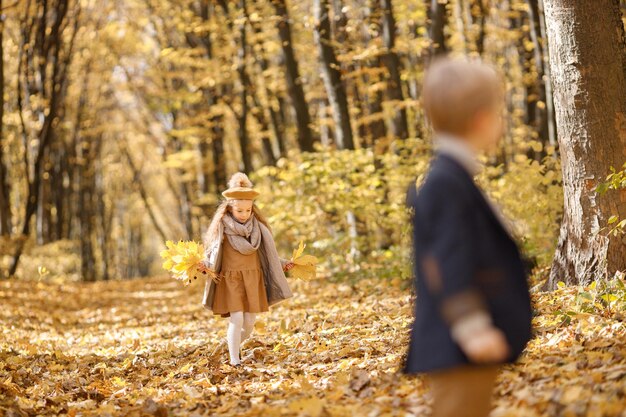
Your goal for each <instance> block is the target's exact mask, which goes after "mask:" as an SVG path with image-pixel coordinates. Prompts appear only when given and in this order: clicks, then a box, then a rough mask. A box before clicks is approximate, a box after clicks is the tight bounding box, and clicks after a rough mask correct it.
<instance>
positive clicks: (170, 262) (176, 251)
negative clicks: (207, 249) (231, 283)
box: [160, 240, 217, 285]
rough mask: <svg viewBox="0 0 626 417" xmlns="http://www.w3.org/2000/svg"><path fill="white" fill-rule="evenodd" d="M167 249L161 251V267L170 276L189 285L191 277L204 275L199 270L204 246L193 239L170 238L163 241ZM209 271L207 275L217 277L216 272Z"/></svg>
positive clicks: (195, 277)
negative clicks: (174, 239) (173, 239)
mask: <svg viewBox="0 0 626 417" xmlns="http://www.w3.org/2000/svg"><path fill="white" fill-rule="evenodd" d="M165 246H166V248H167V249H164V250H162V251H161V253H160V255H161V258H163V265H162V266H163V269H165V270H166V271H168V272H170V273H171V275H172V277H173V278H174V279H176V280H178V281H183V282H184V283H185V285H189V284H190V283H191V281H192V280H193V279H197V278H198V277H201V276H202V275H204V274H205V273H204V271H203V270H201V268H200V267H201V262H202V259H203V257H204V246H203V245H202V244H199V243H197V242H194V241H182V240H181V241H179V242H178V243H174V242H173V241H171V240H168V241H167V242H165ZM208 272H209V277H210V278H212V279H217V274H215V273H212V272H211V271H208Z"/></svg>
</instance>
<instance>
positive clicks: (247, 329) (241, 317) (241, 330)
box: [226, 311, 256, 365]
mask: <svg viewBox="0 0 626 417" xmlns="http://www.w3.org/2000/svg"><path fill="white" fill-rule="evenodd" d="M255 320H256V313H247V312H246V313H244V312H243V311H234V312H231V313H230V320H229V322H228V330H227V332H226V340H227V342H228V353H229V354H230V364H231V365H238V364H239V363H241V358H240V357H239V348H240V347H241V343H242V342H243V341H244V340H246V339H247V338H248V336H250V335H251V334H252V329H254V321H255Z"/></svg>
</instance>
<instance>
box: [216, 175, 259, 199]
mask: <svg viewBox="0 0 626 417" xmlns="http://www.w3.org/2000/svg"><path fill="white" fill-rule="evenodd" d="M222 195H223V196H224V197H226V198H227V199H229V200H254V199H255V198H257V197H258V196H259V192H258V191H256V190H254V189H253V188H252V182H251V181H250V179H248V176H247V175H246V174H244V173H243V172H237V173H236V174H234V175H233V176H232V177H230V180H229V181H228V190H226V191H224V192H223V193H222Z"/></svg>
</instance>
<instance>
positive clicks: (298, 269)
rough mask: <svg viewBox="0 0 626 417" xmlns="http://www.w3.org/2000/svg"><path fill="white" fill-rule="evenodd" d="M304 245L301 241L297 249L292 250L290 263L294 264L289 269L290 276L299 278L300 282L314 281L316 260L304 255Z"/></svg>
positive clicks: (313, 257) (311, 256)
mask: <svg viewBox="0 0 626 417" xmlns="http://www.w3.org/2000/svg"><path fill="white" fill-rule="evenodd" d="M305 247H306V245H305V244H304V241H303V240H301V241H300V244H299V245H298V248H297V249H294V251H293V255H292V256H291V261H292V262H293V263H294V266H293V268H292V269H291V276H293V277H294V278H300V279H302V280H305V281H307V280H311V279H315V272H316V265H317V262H318V261H317V258H316V257H315V256H313V255H304V254H303V253H304V248H305Z"/></svg>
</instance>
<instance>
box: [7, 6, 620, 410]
mask: <svg viewBox="0 0 626 417" xmlns="http://www.w3.org/2000/svg"><path fill="white" fill-rule="evenodd" d="M625 28H626V1H624V0H593V1H591V0H575V1H569V0H502V1H497V0H393V1H392V0H256V1H249V0H106V1H102V0H0V305H1V306H2V307H1V308H0V310H1V311H0V416H4V415H6V416H11V417H13V416H26V415H62V416H66V415H67V416H72V417H74V416H79V415H81V416H90V415H94V416H95V415H98V416H101V415H131V416H135V415H136V416H141V415H154V416H167V415H172V416H174V415H175V416H187V415H192V416H231V415H232V416H256V415H263V416H310V417H317V416H320V417H322V416H324V417H326V416H332V417H334V416H365V415H369V416H392V415H393V416H395V415H397V416H407V417H408V416H422V415H430V414H429V413H430V408H431V400H430V397H429V396H428V394H425V393H426V392H427V389H426V386H425V384H424V382H423V381H422V379H420V378H411V377H408V376H405V375H400V373H399V369H400V363H401V362H402V360H403V359H404V354H405V349H406V344H407V337H408V329H409V328H410V325H411V314H412V311H413V310H412V303H413V302H415V294H414V291H413V287H412V283H413V278H414V277H413V270H412V266H411V262H410V259H411V230H410V223H409V222H408V218H409V217H408V216H409V213H408V211H407V207H406V193H407V187H408V185H409V184H410V183H411V181H415V180H416V179H417V182H418V183H419V182H421V181H423V179H424V177H425V175H426V173H427V171H428V168H429V161H430V156H431V154H432V150H433V141H432V139H433V134H432V129H431V125H430V123H429V120H427V118H426V115H425V112H424V109H423V107H422V85H423V80H424V76H425V74H426V73H427V71H428V68H429V66H430V65H431V63H432V62H434V61H435V60H437V59H438V58H441V57H444V56H449V57H462V56H465V57H470V58H480V59H481V60H482V61H483V62H486V63H488V64H490V65H492V66H493V67H494V68H496V69H497V71H498V73H499V75H500V76H501V77H502V80H503V81H504V95H505V111H504V113H505V117H504V118H505V120H504V122H505V123H504V134H503V138H502V140H501V141H500V143H499V146H498V148H497V149H496V150H495V151H494V152H490V153H488V154H485V155H481V162H482V163H483V165H484V167H485V168H484V169H483V170H482V171H481V172H480V174H479V175H478V177H477V178H476V181H477V183H478V184H479V185H480V186H481V187H482V188H483V189H484V190H485V192H486V193H487V194H488V195H489V196H490V198H492V199H493V200H494V201H495V202H496V203H497V204H498V206H499V207H501V209H502V212H503V213H504V215H505V216H506V217H507V218H508V219H509V220H510V221H511V224H512V227H513V230H514V232H513V234H514V237H515V240H516V242H517V243H518V245H519V247H520V249H521V251H522V253H523V258H524V262H525V265H526V266H527V268H528V270H529V271H530V278H529V287H530V291H531V297H532V305H533V339H532V340H531V342H530V343H529V345H528V347H527V349H526V351H525V353H524V354H523V356H522V357H521V359H520V362H519V363H517V364H514V365H507V366H506V367H505V368H504V371H503V372H502V373H501V375H500V376H499V377H498V380H497V385H496V389H495V391H494V400H493V404H494V409H493V411H492V414H491V415H492V416H499V417H500V416H501V417H507V416H511V417H512V416H597V417H601V416H615V417H620V416H621V417H624V416H625V415H626V414H624V413H625V411H624V409H625V407H624V404H625V402H626V399H625V398H626V382H625V381H626V350H625V347H624V346H626V326H625V325H624V320H625V317H626V281H625V278H624V277H625V276H624V272H625V271H626V238H625V235H624V233H625V231H626V34H625ZM238 171H240V172H244V173H246V174H247V175H248V176H249V177H250V179H251V180H252V182H253V183H254V187H255V189H256V190H258V191H259V192H260V196H259V198H258V200H257V204H258V207H259V208H260V210H262V212H263V213H264V215H265V217H266V218H267V219H268V222H269V224H270V225H271V228H272V233H273V235H274V237H275V240H276V246H277V249H278V252H279V253H280V254H281V255H282V256H284V257H285V258H288V257H289V256H291V254H292V251H293V250H294V248H296V247H298V244H299V243H300V242H304V243H306V253H307V254H309V253H310V254H311V255H314V256H315V257H316V259H318V260H319V264H317V265H316V271H317V272H316V278H315V279H299V278H297V275H294V274H292V275H290V274H289V273H287V277H288V280H289V282H290V284H291V285H292V289H293V292H294V294H295V296H294V298H293V299H292V300H290V301H285V302H284V303H281V304H279V305H278V306H277V307H272V309H271V310H270V312H269V313H268V314H267V315H265V316H264V317H263V318H259V319H258V321H257V322H256V324H255V325H254V334H253V336H252V337H251V339H249V340H247V341H246V342H245V343H244V344H243V348H242V349H243V353H242V354H243V355H244V356H246V357H247V358H248V362H247V365H246V366H244V371H240V372H237V371H233V370H232V369H231V368H229V367H228V366H227V365H225V364H226V361H225V359H224V358H226V357H227V356H228V347H227V346H226V341H225V340H226V339H225V334H226V327H225V325H224V323H225V321H220V319H219V318H216V317H215V316H213V315H212V314H210V312H209V311H206V310H205V309H203V307H202V305H200V301H201V299H202V293H203V289H204V282H203V281H202V280H197V281H196V280H192V282H191V284H190V285H183V283H181V282H178V281H175V280H173V279H172V277H171V276H169V274H168V272H167V271H165V270H164V269H163V266H162V259H161V256H162V255H161V256H160V254H161V251H162V250H163V249H164V248H165V245H166V241H173V242H179V241H196V242H202V240H203V236H204V234H205V232H206V230H207V228H208V226H209V223H210V221H211V218H212V216H213V215H214V213H215V212H216V207H217V206H218V204H219V203H220V201H222V198H223V197H222V194H221V193H222V191H223V190H224V189H226V188H227V182H228V179H229V178H230V176H231V175H232V174H234V173H236V172H238ZM199 281H202V282H199Z"/></svg>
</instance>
